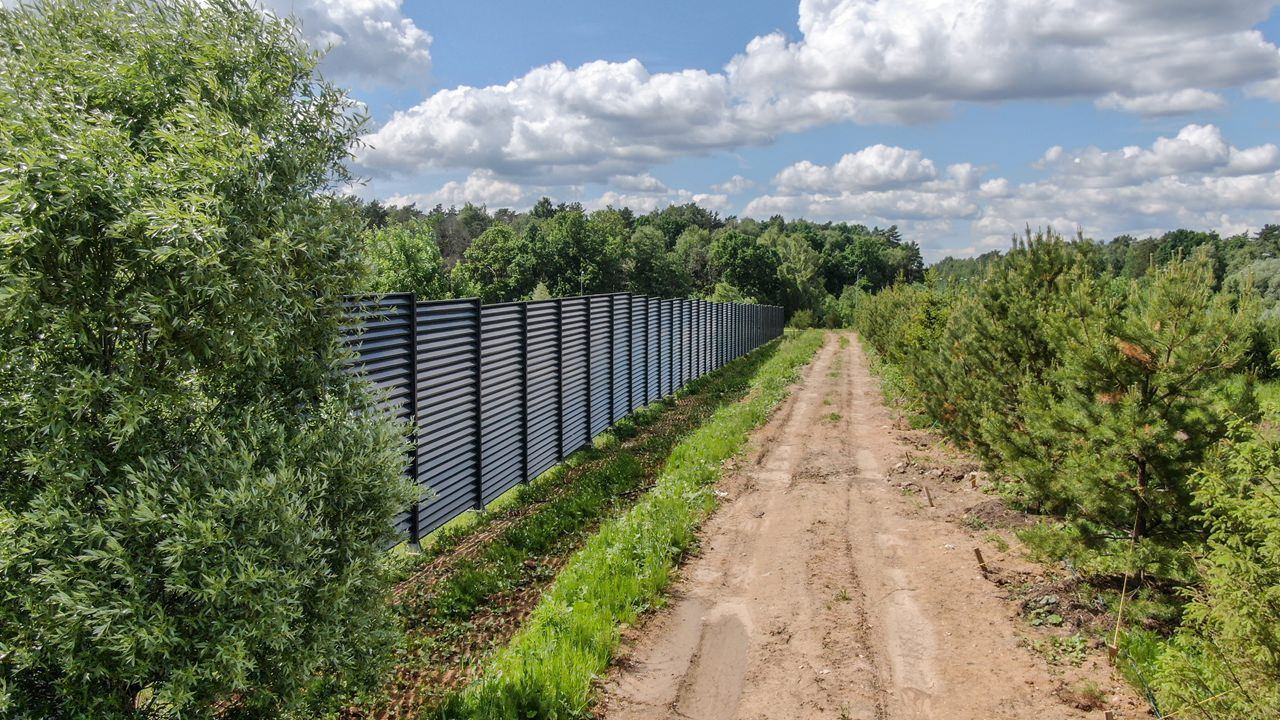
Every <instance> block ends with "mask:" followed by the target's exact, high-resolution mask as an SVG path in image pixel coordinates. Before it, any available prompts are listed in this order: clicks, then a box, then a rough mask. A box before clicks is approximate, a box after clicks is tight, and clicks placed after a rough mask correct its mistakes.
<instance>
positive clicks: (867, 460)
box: [599, 333, 1136, 720]
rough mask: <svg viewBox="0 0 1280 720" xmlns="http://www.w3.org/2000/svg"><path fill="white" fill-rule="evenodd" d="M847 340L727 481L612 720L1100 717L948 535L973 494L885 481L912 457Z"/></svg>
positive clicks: (606, 694)
mask: <svg viewBox="0 0 1280 720" xmlns="http://www.w3.org/2000/svg"><path fill="white" fill-rule="evenodd" d="M845 337H846V338H847V340H844V341H841V340H840V338H839V336H837V335H836V334H834V333H832V334H829V335H828V337H827V342H826V344H825V345H824V346H823V348H822V349H821V350H820V351H819V354H818V356H817V358H816V359H815V361H814V362H813V363H812V364H811V365H810V366H809V367H808V368H807V369H806V371H805V376H804V379H803V381H802V383H801V384H800V386H799V388H798V389H797V390H796V392H794V393H793V394H792V396H791V397H790V398H789V399H788V400H787V402H786V403H785V404H784V406H783V407H782V408H780V409H779V411H778V412H777V413H776V414H775V416H774V417H773V419H772V420H771V421H770V422H769V424H768V425H766V426H765V427H764V428H763V429H761V430H760V431H759V433H758V434H757V436H756V438H755V442H754V447H755V448H756V449H755V450H754V451H753V454H752V455H751V456H749V457H748V459H747V460H745V461H744V462H743V463H742V464H741V465H740V466H739V467H738V468H737V470H736V471H734V472H732V473H730V476H729V477H728V478H726V480H725V482H724V485H723V490H724V492H725V493H726V497H725V500H724V503H723V505H722V507H721V508H720V510H719V511H717V513H716V514H715V515H714V516H713V517H712V518H711V520H710V521H708V523H707V525H706V527H705V528H704V535H703V543H702V549H701V552H700V553H699V555H698V556H696V557H695V558H693V559H691V560H690V561H689V563H687V565H686V566H685V568H684V569H683V570H682V573H681V577H680V580H679V581H678V582H677V583H676V585H675V587H674V592H673V597H672V601H671V603H670V605H669V606H668V607H666V608H665V609H664V610H662V611H661V612H659V613H657V614H656V615H655V616H654V617H652V618H651V619H650V620H649V621H648V622H647V623H645V624H644V625H643V626H642V627H640V628H637V629H635V630H634V631H633V632H632V633H631V636H630V637H629V638H628V640H627V641H626V642H625V643H624V647H623V651H622V654H621V657H620V660H619V662H618V663H617V664H616V666H615V668H614V670H613V672H612V673H611V675H610V676H609V678H607V680H606V681H605V683H604V689H603V693H602V702H601V704H600V709H599V713H600V715H602V716H603V717H605V718H609V719H610V720H655V719H657V718H682V719H690V720H709V719H712V718H716V719H720V718H726V719H727V718H742V719H749V718H750V719H754V718H795V719H801V720H803V719H807V718H842V719H846V718H847V719H853V718H889V719H894V720H896V719H898V718H902V719H915V718H947V719H948V720H992V719H995V718H1010V719H1012V718H1020V719H1021V718H1035V719H1036V720H1051V719H1054V718H1086V717H1093V718H1100V717H1101V716H1102V713H1101V711H1091V712H1084V711H1081V710H1078V709H1075V708H1073V707H1071V706H1070V705H1068V704H1066V703H1065V702H1064V701H1063V700H1062V699H1060V698H1059V695H1060V694H1061V690H1062V687H1063V683H1064V680H1063V676H1062V674H1061V672H1059V671H1057V670H1054V669H1052V668H1050V667H1049V666H1048V665H1047V664H1046V661H1045V659H1044V658H1043V657H1042V656H1039V655H1037V653H1035V652H1033V651H1032V650H1030V649H1028V648H1027V647H1026V643H1025V642H1023V641H1022V640H1021V639H1020V637H1021V636H1020V630H1019V624H1020V623H1022V622H1023V621H1021V620H1020V619H1018V618H1017V617H1016V611H1015V609H1014V608H1013V607H1012V604H1011V603H1009V602H1008V601H1006V600H1004V599H1002V598H1001V597H1000V595H999V593H998V591H997V590H996V589H995V588H994V587H993V585H992V583H991V582H990V581H988V580H987V579H985V578H984V577H983V576H982V574H981V573H980V571H979V570H978V568H977V567H976V563H975V561H974V558H973V555H972V547H973V543H972V540H971V539H970V536H969V535H968V534H967V533H966V531H965V530H964V529H963V528H961V527H958V526H957V525H956V524H955V523H954V522H949V521H948V520H947V513H946V512H945V509H944V508H942V505H943V504H944V503H946V502H953V501H956V498H958V497H959V494H957V496H956V498H953V497H950V496H948V497H945V498H935V500H937V501H938V502H939V508H930V507H928V505H927V504H926V503H925V500H924V498H922V497H918V496H915V495H909V494H905V493H903V492H902V491H901V490H900V489H899V488H898V486H896V485H894V484H892V483H889V482H886V472H887V471H888V470H889V469H890V468H892V467H893V465H894V464H895V463H897V462H898V460H899V459H900V458H901V457H902V456H903V453H904V451H905V448H904V447H902V446H901V445H900V441H899V439H898V436H897V434H896V433H895V432H894V431H893V430H892V427H891V424H892V418H891V416H890V414H889V411H888V410H887V409H886V408H885V407H884V405H883V403H882V401H881V396H880V392H879V387H878V383H877V381H876V380H875V379H874V378H873V377H872V376H871V375H870V373H869V371H868V367H867V363H866V360H865V358H864V356H863V354H862V352H861V350H860V348H859V346H858V343H857V340H856V338H854V337H853V336H852V335H847V336H845ZM964 494H972V495H973V496H975V497H974V498H973V499H970V500H968V501H969V502H980V501H981V495H980V493H976V492H974V493H964ZM1092 667H1093V668H1094V669H1093V671H1092V672H1094V673H1095V675H1097V676H1098V677H1099V683H1100V684H1101V687H1102V688H1104V689H1106V690H1108V691H1115V683H1114V680H1113V678H1110V676H1109V675H1110V673H1109V671H1107V670H1106V668H1098V667H1097V666H1096V665H1093V666H1092ZM1075 672H1077V673H1079V672H1087V671H1081V670H1075ZM1121 692H1122V691H1121ZM1117 717H1136V715H1135V714H1131V713H1129V712H1123V713H1120V714H1119V715H1117Z"/></svg>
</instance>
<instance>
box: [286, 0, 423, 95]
mask: <svg viewBox="0 0 1280 720" xmlns="http://www.w3.org/2000/svg"><path fill="white" fill-rule="evenodd" d="M401 5H402V0H265V7H266V8H267V9H268V10H271V11H272V12H274V13H276V14H278V15H282V16H283V15H293V16H294V17H296V18H297V19H298V20H299V22H300V23H301V25H302V34H303V35H304V36H305V37H306V39H307V42H308V43H310V44H311V46H312V47H315V48H316V49H318V50H326V49H327V50H328V53H327V54H326V55H325V58H324V61H323V63H322V65H321V69H322V70H323V71H324V73H325V74H326V75H327V76H329V77H331V78H333V79H335V80H339V81H342V82H351V83H357V84H361V83H370V82H371V83H375V84H387V85H399V86H403V85H408V86H414V87H425V86H426V83H427V79H428V78H429V76H430V73H431V35H430V34H429V33H428V32H426V31H425V30H423V29H421V28H419V27H418V26H417V25H416V24H414V22H413V20H411V19H409V18H407V17H405V16H404V13H403V11H402V9H401Z"/></svg>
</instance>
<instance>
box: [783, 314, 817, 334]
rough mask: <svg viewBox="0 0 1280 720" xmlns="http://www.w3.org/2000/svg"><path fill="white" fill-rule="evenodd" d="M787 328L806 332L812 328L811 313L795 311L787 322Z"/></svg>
mask: <svg viewBox="0 0 1280 720" xmlns="http://www.w3.org/2000/svg"><path fill="white" fill-rule="evenodd" d="M787 327H789V328H793V329H795V330H808V329H809V328H812V327H813V311H812V310H797V311H795V313H794V314H793V315H792V316H791V319H790V320H788V321H787Z"/></svg>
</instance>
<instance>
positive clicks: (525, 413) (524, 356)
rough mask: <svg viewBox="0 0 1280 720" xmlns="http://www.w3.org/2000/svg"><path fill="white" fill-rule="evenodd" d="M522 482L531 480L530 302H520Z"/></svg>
mask: <svg viewBox="0 0 1280 720" xmlns="http://www.w3.org/2000/svg"><path fill="white" fill-rule="evenodd" d="M520 468H521V469H520V478H521V480H520V482H529V303H527V302H522V303H520Z"/></svg>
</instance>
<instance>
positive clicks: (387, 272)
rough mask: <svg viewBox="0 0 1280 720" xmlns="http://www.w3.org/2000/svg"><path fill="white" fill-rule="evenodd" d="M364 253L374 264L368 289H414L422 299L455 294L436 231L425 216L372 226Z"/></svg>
mask: <svg viewBox="0 0 1280 720" xmlns="http://www.w3.org/2000/svg"><path fill="white" fill-rule="evenodd" d="M364 242H365V253H366V254H367V256H368V258H369V262H370V264H371V265H372V268H373V275H372V278H371V280H370V284H369V289H370V290H371V291H373V292H377V293H390V292H412V293H416V294H417V296H418V299H419V300H438V299H441V298H447V297H450V296H451V295H452V293H451V291H450V287H449V278H448V276H447V275H446V274H445V271H444V258H443V257H441V255H440V248H439V247H437V246H436V240H435V232H434V231H433V230H432V228H431V225H430V224H429V223H428V222H427V221H425V220H415V221H412V222H407V223H401V224H396V225H388V226H386V227H381V228H370V229H369V230H366V231H365V233H364Z"/></svg>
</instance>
